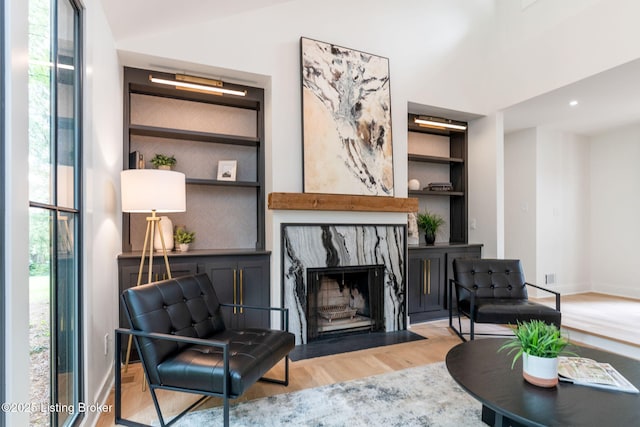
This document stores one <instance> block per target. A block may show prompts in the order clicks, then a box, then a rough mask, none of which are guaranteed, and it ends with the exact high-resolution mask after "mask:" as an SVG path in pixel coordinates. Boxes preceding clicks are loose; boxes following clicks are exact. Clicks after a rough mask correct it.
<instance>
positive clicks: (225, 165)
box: [217, 160, 238, 181]
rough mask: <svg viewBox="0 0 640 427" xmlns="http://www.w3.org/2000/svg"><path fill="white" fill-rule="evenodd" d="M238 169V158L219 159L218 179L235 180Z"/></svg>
mask: <svg viewBox="0 0 640 427" xmlns="http://www.w3.org/2000/svg"><path fill="white" fill-rule="evenodd" d="M237 170H238V161H237V160H219V161H218V175H217V179H218V181H235V180H236V172H237Z"/></svg>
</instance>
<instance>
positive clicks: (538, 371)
mask: <svg viewBox="0 0 640 427" xmlns="http://www.w3.org/2000/svg"><path fill="white" fill-rule="evenodd" d="M522 376H523V377H524V379H525V380H526V381H527V382H528V383H530V384H533V385H537V386H538V387H554V386H556V385H557V384H558V358H557V357H538V356H532V355H530V354H528V353H526V352H525V353H522Z"/></svg>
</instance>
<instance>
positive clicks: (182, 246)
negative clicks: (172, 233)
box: [178, 243, 189, 252]
mask: <svg viewBox="0 0 640 427" xmlns="http://www.w3.org/2000/svg"><path fill="white" fill-rule="evenodd" d="M178 250H179V251H180V252H187V251H189V244H188V243H178Z"/></svg>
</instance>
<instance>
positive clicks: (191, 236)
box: [173, 227, 196, 252]
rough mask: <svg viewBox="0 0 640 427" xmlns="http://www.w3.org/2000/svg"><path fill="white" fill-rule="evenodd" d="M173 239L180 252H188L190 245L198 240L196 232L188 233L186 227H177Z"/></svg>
mask: <svg viewBox="0 0 640 427" xmlns="http://www.w3.org/2000/svg"><path fill="white" fill-rule="evenodd" d="M173 238H174V240H175V241H176V243H177V244H178V250H179V251H180V252H187V251H188V250H189V244H190V243H191V242H193V241H194V240H195V239H196V233H195V231H187V229H186V228H184V227H177V228H176V232H175V234H174V235H173Z"/></svg>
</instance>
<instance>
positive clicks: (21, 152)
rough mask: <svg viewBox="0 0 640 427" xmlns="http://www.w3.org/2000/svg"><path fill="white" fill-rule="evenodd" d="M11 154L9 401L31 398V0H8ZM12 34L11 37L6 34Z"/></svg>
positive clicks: (16, 422) (15, 418) (7, 169)
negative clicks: (29, 66) (28, 87)
mask: <svg viewBox="0 0 640 427" xmlns="http://www.w3.org/2000/svg"><path fill="white" fill-rule="evenodd" d="M5 18H6V20H7V22H6V24H7V28H6V29H5V30H6V33H5V34H3V40H2V42H3V43H6V52H5V55H6V56H5V64H6V69H5V72H6V75H5V79H6V80H5V88H6V104H5V108H6V117H5V124H6V128H5V130H4V131H5V135H4V136H5V141H6V157H5V158H3V159H2V163H3V164H2V171H3V173H4V174H5V179H6V187H7V191H6V194H4V197H5V205H6V210H5V230H6V235H5V242H4V244H5V254H6V260H5V267H6V268H5V271H4V272H2V273H3V274H4V282H5V284H6V289H5V301H2V304H3V305H4V311H3V312H4V313H5V327H6V330H5V331H3V333H2V339H4V340H5V349H6V350H7V353H6V359H5V363H6V365H5V366H6V383H5V384H2V387H4V388H5V396H6V399H7V402H28V401H29V381H28V378H29V374H28V373H29V268H28V266H29V239H27V238H25V236H27V230H28V229H29V191H28V170H29V165H28V159H29V151H28V145H27V140H28V128H29V122H28V105H27V100H28V90H27V82H28V63H27V60H28V34H27V22H28V21H27V18H28V9H27V2H25V1H22V0H5ZM5 35H6V39H5V38H4V37H5ZM5 416H6V425H8V426H26V425H28V424H29V414H28V413H26V412H24V413H18V412H5Z"/></svg>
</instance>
